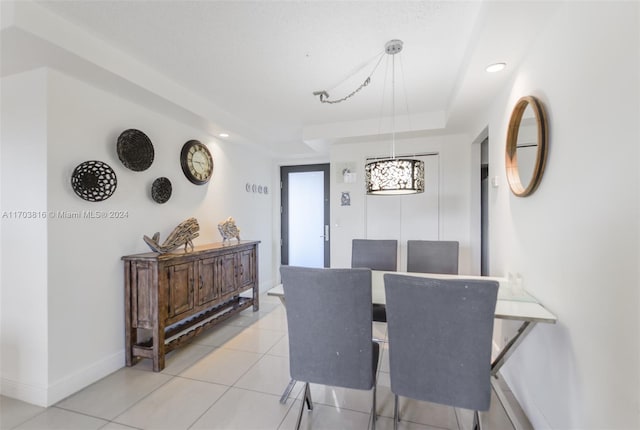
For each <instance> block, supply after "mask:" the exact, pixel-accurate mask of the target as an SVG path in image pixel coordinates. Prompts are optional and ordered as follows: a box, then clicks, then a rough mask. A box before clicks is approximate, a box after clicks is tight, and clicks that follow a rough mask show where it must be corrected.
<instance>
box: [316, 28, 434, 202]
mask: <svg viewBox="0 0 640 430" xmlns="http://www.w3.org/2000/svg"><path fill="white" fill-rule="evenodd" d="M402 45H403V43H402V40H398V39H393V40H390V41H388V42H387V43H386V44H385V45H384V52H383V53H381V54H380V57H379V58H378V61H377V63H376V65H375V67H374V68H373V71H372V72H371V74H369V76H367V78H366V79H365V80H364V82H363V83H362V84H361V85H360V86H359V87H358V88H356V89H355V90H354V91H352V92H351V93H349V94H347V95H346V96H344V97H342V98H339V99H333V100H332V99H330V98H329V97H330V96H329V93H328V92H327V91H326V90H320V91H314V92H313V95H314V96H318V97H319V98H320V102H321V103H329V104H335V103H341V102H344V101H347V100H348V99H350V98H351V97H353V96H355V95H356V94H357V93H358V92H360V91H361V90H362V89H364V88H365V87H366V86H368V85H369V83H370V82H371V77H372V76H373V74H374V73H375V71H376V70H377V69H378V66H379V65H380V62H381V61H382V58H383V57H384V55H385V53H386V54H387V55H389V56H390V57H391V60H392V66H391V106H392V114H391V155H390V156H389V157H386V158H379V159H375V160H373V161H370V162H369V163H367V164H366V165H365V179H366V190H367V194H374V195H398V194H417V193H422V192H424V162H423V161H421V160H414V159H411V158H396V148H395V146H396V130H395V128H396V127H395V114H396V112H395V110H396V109H395V107H396V105H395V103H396V101H395V96H396V94H395V93H396V88H395V72H396V62H395V55H396V54H398V53H399V52H400V51H402ZM387 58H388V57H387ZM405 97H406V94H405ZM383 98H384V94H383Z"/></svg>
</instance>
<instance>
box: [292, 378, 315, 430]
mask: <svg viewBox="0 0 640 430" xmlns="http://www.w3.org/2000/svg"><path fill="white" fill-rule="evenodd" d="M303 396H304V397H303V398H302V405H300V412H298V421H297V422H296V430H298V429H300V423H301V422H302V412H303V411H304V404H305V403H306V404H307V407H308V408H309V410H310V411H312V410H313V402H312V401H311V389H310V388H309V383H308V382H305V384H304V394H303Z"/></svg>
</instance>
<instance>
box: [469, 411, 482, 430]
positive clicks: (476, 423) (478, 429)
mask: <svg viewBox="0 0 640 430" xmlns="http://www.w3.org/2000/svg"><path fill="white" fill-rule="evenodd" d="M471 428H472V430H482V426H481V425H480V413H479V412H478V411H473V427H471Z"/></svg>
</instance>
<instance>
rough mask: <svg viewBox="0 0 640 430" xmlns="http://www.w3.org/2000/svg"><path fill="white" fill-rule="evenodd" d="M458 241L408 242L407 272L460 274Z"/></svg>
mask: <svg viewBox="0 0 640 430" xmlns="http://www.w3.org/2000/svg"><path fill="white" fill-rule="evenodd" d="M459 247H460V245H459V243H458V242H456V241H449V240H408V241H407V272H422V273H446V274H451V275H457V274H458V249H459Z"/></svg>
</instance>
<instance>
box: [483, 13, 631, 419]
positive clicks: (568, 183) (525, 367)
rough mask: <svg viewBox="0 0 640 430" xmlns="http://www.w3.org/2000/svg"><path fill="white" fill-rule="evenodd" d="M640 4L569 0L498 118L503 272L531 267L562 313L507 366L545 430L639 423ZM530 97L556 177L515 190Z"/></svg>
mask: <svg viewBox="0 0 640 430" xmlns="http://www.w3.org/2000/svg"><path fill="white" fill-rule="evenodd" d="M639 21H640V20H639V5H638V3H637V2H625V3H614V2H590V3H582V2H580V3H578V2H569V3H566V4H564V5H563V6H562V7H561V8H560V11H559V12H558V13H557V14H556V15H555V16H554V18H553V19H552V20H551V21H550V22H549V23H548V26H547V27H546V28H545V29H544V31H543V32H542V34H541V36H540V38H539V39H538V40H537V42H536V43H535V44H534V45H533V46H532V48H531V50H530V52H529V55H528V57H527V58H526V59H525V61H524V63H523V64H522V65H521V67H520V68H519V70H518V71H517V73H516V75H515V78H514V80H513V82H512V84H511V85H510V86H509V87H508V88H506V89H505V91H504V92H503V93H502V95H501V96H500V97H498V98H497V99H496V101H495V103H494V105H493V109H492V111H491V116H490V124H489V136H490V157H491V161H490V168H491V169H492V171H491V172H490V176H494V175H495V176H499V177H500V179H501V184H502V185H501V186H500V187H499V188H498V189H495V188H491V189H490V193H491V195H490V209H489V213H490V225H491V226H490V235H491V238H490V241H491V272H492V273H494V274H503V273H505V272H507V271H510V272H520V273H521V274H522V275H523V278H524V286H525V288H527V289H528V290H529V291H530V292H531V293H533V295H534V296H536V297H537V298H538V299H539V300H540V301H541V302H542V303H543V304H544V305H545V306H546V307H547V308H548V309H549V310H550V311H552V312H553V313H554V314H555V315H556V316H557V317H558V323H557V324H556V325H545V324H540V325H539V326H537V327H536V328H535V329H534V330H533V332H532V333H531V335H530V336H529V337H528V338H527V339H526V340H525V342H524V343H523V344H522V345H521V347H520V348H519V349H518V351H517V352H516V353H515V354H514V356H513V357H512V358H511V360H510V362H507V364H506V366H505V367H504V368H503V374H504V375H505V377H506V379H507V381H508V383H509V385H510V386H511V388H512V389H513V391H514V393H515V395H516V397H517V398H518V400H519V402H520V404H521V405H522V406H523V408H524V410H525V412H526V413H527V415H528V417H529V418H530V420H531V422H532V423H533V425H534V427H535V428H537V429H545V428H552V429H605V428H606V429H632V428H634V429H635V428H640V418H639V409H638V406H639V391H640V383H639V354H638V343H639V340H640V338H639V336H638V329H639V321H638V306H639V297H638V287H639V286H640V285H639V273H638V267H639V264H638V263H639V260H640V258H639V257H640V252H639V249H638V248H639V243H640V241H639V225H638V224H639V220H640V211H639V178H638V171H639V170H640V169H639V168H638V166H639V165H640V164H639V161H640V158H639V150H638V148H639V144H638V142H639V141H640V139H639V138H640V133H639V129H638V119H639V118H640V108H639V102H640V97H639V96H640V85H639V79H640V69H639V64H638V61H639V53H640V46H639V40H640V33H639V31H640V30H639V29H640V26H639ZM524 95H534V96H536V97H538V98H539V99H540V100H541V101H542V103H543V104H544V106H545V107H546V109H547V112H548V117H549V127H550V138H549V145H550V151H549V157H548V160H547V167H546V172H545V174H544V177H543V180H542V182H541V184H540V187H539V188H538V190H537V191H536V192H535V194H533V195H532V196H531V197H527V198H518V197H515V196H513V195H512V194H511V192H510V191H509V188H508V185H507V182H506V175H505V173H504V172H505V170H504V142H505V138H506V129H507V124H508V120H509V116H510V113H511V109H512V108H513V106H514V105H515V103H516V101H517V100H518V99H519V98H520V97H521V96H524Z"/></svg>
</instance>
